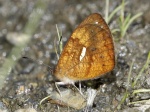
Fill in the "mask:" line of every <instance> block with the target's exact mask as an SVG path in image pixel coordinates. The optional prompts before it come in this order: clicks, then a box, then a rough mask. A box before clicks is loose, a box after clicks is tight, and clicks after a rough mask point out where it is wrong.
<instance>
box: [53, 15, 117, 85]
mask: <svg viewBox="0 0 150 112" xmlns="http://www.w3.org/2000/svg"><path fill="white" fill-rule="evenodd" d="M114 66H115V53H114V45H113V40H112V35H111V32H110V29H109V27H108V26H107V24H106V22H105V21H104V19H103V18H102V16H101V15H100V14H98V13H94V14H91V15H89V16H88V17H87V18H86V19H85V20H84V21H83V22H82V23H81V24H80V25H79V26H78V27H77V28H76V29H75V30H74V32H73V33H72V35H71V37H70V38H69V40H68V42H67V44H66V45H65V47H64V49H63V51H62V53H61V56H60V58H59V61H58V64H57V66H56V68H55V70H54V75H55V76H56V78H58V79H59V80H60V81H61V82H62V84H74V82H77V81H84V80H89V79H95V78H99V77H101V76H102V75H104V74H106V73H107V72H110V71H111V70H113V68H114Z"/></svg>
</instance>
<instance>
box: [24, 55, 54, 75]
mask: <svg viewBox="0 0 150 112" xmlns="http://www.w3.org/2000/svg"><path fill="white" fill-rule="evenodd" d="M22 58H24V59H29V60H31V61H33V62H36V63H37V64H39V65H44V66H46V67H48V68H50V71H51V73H53V67H51V66H49V65H47V64H44V63H43V62H42V61H39V60H34V59H32V58H29V57H25V56H24V57H22Z"/></svg>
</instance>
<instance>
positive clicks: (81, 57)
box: [80, 47, 86, 61]
mask: <svg viewBox="0 0 150 112" xmlns="http://www.w3.org/2000/svg"><path fill="white" fill-rule="evenodd" d="M85 53H86V48H85V47H83V48H82V52H81V55H80V61H81V60H82V59H83V57H84V56H85Z"/></svg>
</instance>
